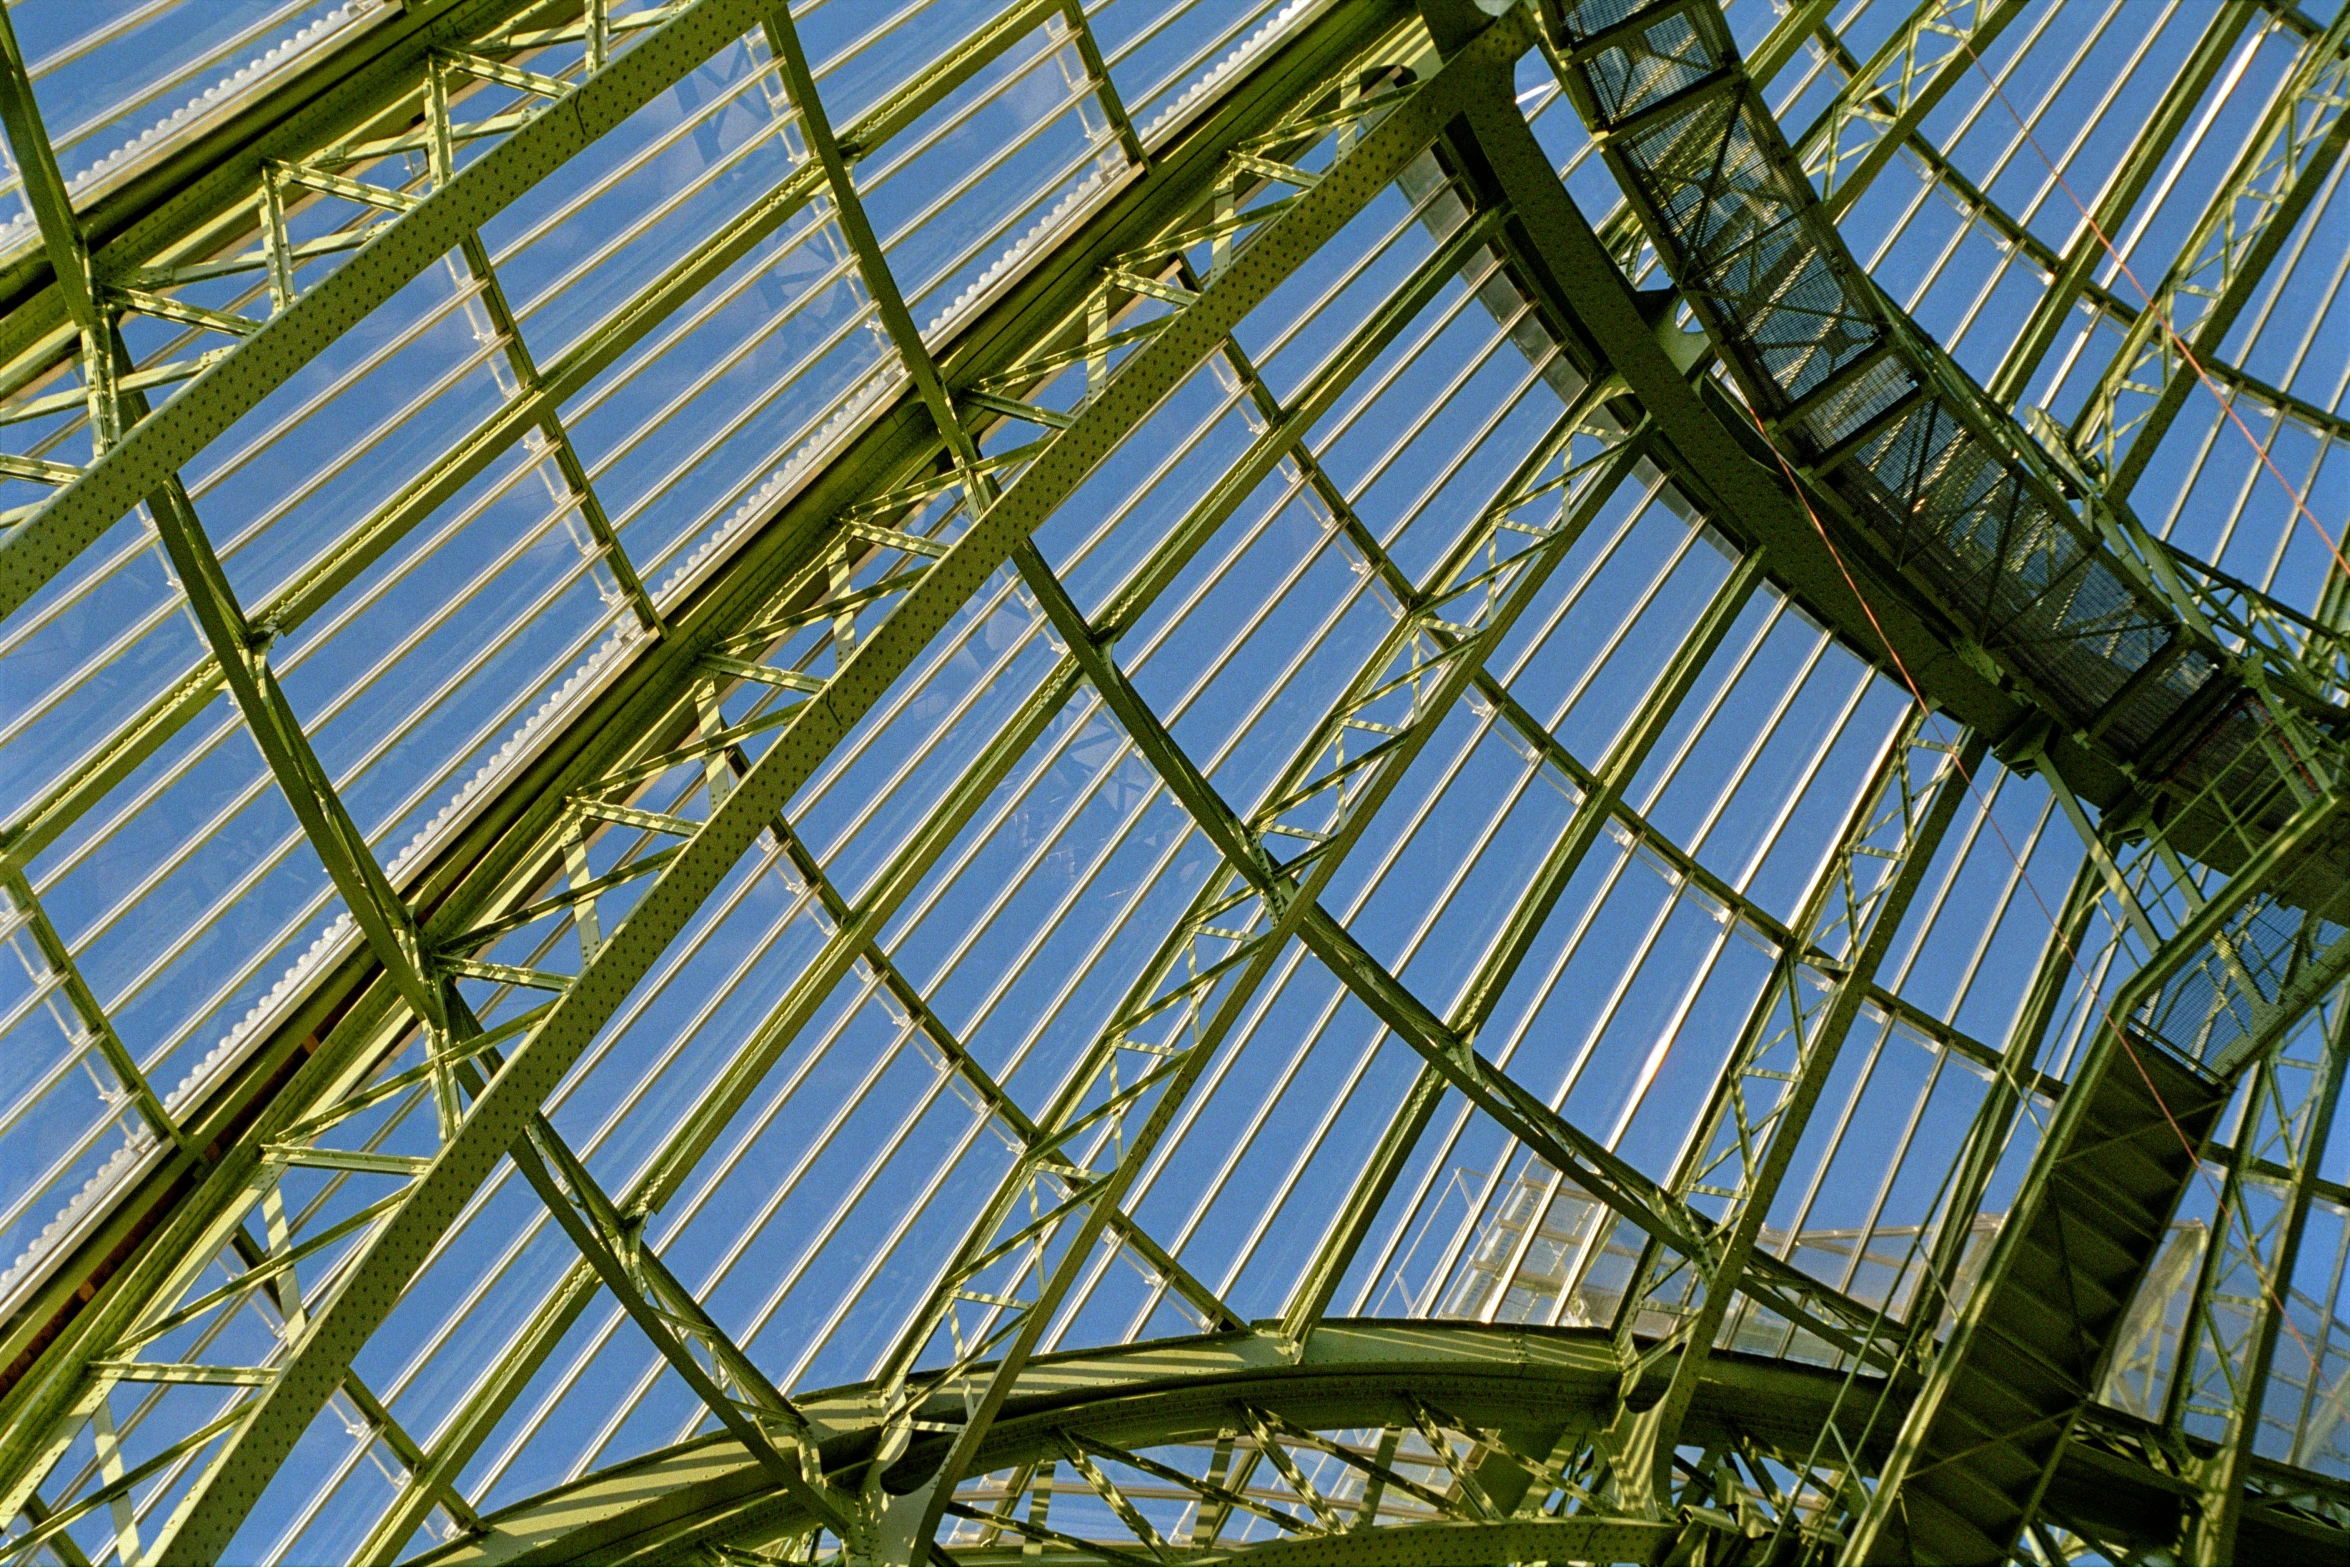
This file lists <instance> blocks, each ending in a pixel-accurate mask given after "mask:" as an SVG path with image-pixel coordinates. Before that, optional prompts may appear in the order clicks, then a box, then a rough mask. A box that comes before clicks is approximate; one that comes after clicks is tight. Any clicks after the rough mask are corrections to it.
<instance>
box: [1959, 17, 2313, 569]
mask: <svg viewBox="0 0 2350 1567" xmlns="http://www.w3.org/2000/svg"><path fill="white" fill-rule="evenodd" d="M1958 46H1959V47H1960V48H1961V49H1964V50H1965V51H1966V54H1967V58H1968V59H1969V60H1971V61H1973V62H1974V67H1975V71H1976V73H1977V74H1978V75H1980V76H1981V77H1982V78H1983V80H1984V81H1985V82H1987V83H1988V84H1989V85H1990V88H1991V94H1992V96H1993V97H1995V98H1997V99H1998V100H1999V103H2000V106H2001V107H2002V108H2004V109H2006V110H2007V113H2008V117H2009V118H2010V119H2012V120H2014V121H2015V123H2016V128H2017V129H2018V130H2020V131H2022V132H2023V136H2024V140H2025V141H2026V142H2028V143H2030V145H2031V148H2032V151H2033V153H2034V154H2035V155H2037V156H2038V158H2039V159H2040V161H2041V162H2042V163H2043V164H2045V165H2046V166H2047V168H2048V172H2049V174H2050V175H2052V176H2053V177H2054V178H2055V180H2056V183H2057V187H2058V188H2059V189H2061V190H2062V191H2063V192H2064V194H2065V199H2066V200H2067V201H2070V202H2071V203H2072V204H2073V209H2074V210H2075V211H2076V212H2078V213H2080V215H2081V221H2082V222H2083V223H2086V224H2087V225H2088V226H2089V232H2090V233H2091V234H2093V235H2095V236H2096V237H2097V244H2098V246H2099V248H2101V249H2102V250H2104V252H2105V253H2106V254H2107V255H2108V256H2110V257H2112V258H2113V264H2114V265H2115V266H2116V267H2118V268H2119V269H2120V270H2121V275H2122V276H2123V277H2126V278H2128V279H2129V280H2130V286H2131V287H2132V288H2134V289H2136V290H2137V291H2138V297H2139V298H2140V299H2141V300H2143V301H2145V305H2146V310H2147V312H2148V313H2149V314H2151V315H2152V316H2153V317H2154V322H2155V326H2156V328H2157V329H2158V330H2160V331H2161V332H2162V334H2163V335H2164V336H2165V337H2167V338H2169V339H2170V340H2171V342H2172V343H2174V344H2176V345H2177V347H2178V351H2179V357H2180V358H2182V359H2184V360H2186V362H2187V365H2188V367H2189V368H2190V369H2192V370H2193V371H2194V372H2195V378H2196V379H2197V380H2199V381H2201V382H2202V383H2203V387H2204V390H2205V391H2208V392H2209V393H2211V395H2212V397H2213V398H2214V399H2215V400H2216V401H2217V402H2218V403H2219V407H2220V412H2221V413H2223V414H2225V415H2226V416H2227V419H2228V422H2229V423H2230V424H2233V425H2234V426H2235V427H2236V428H2237V430H2238V431H2240V432H2241V433H2242V434H2243V437H2244V439H2245V441H2246V442H2248V443H2249V444H2250V445H2251V447H2252V451H2253V455H2254V456H2255V457H2257V458H2258V459H2259V461H2260V466H2261V467H2262V468H2264V469H2266V470H2267V471H2268V473H2269V475H2270V477H2272V478H2274V479H2275V480H2276V481H2277V483H2278V484H2279V485H2280V486H2281V487H2282V488H2283V489H2284V492H2285V494H2286V496H2287V498H2288V499H2290V500H2291V501H2292V503H2293V511H2294V512H2295V514H2296V515H2298V516H2299V517H2300V518H2301V520H2302V521H2304V522H2306V523H2308V524H2309V526H2310V528H2311V530H2312V531H2313V532H2315V533H2316V534H2317V536H2318V537H2319V538H2320V539H2322V540H2324V541H2325V547H2326V553H2327V554H2329V555H2331V556H2333V557H2334V564H2335V565H2336V566H2339V567H2340V568H2341V570H2342V575H2343V577H2344V578H2345V579H2350V560H2345V559H2343V556H2342V547H2341V545H2340V544H2339V543H2338V542H2337V541H2336V540H2335V538H2334V536H2333V534H2331V533H2329V532H2327V531H2326V526H2325V524H2324V523H2322V522H2319V521H2318V520H2317V516H2316V514H2315V513H2313V512H2312V511H2310V509H2309V506H2308V503H2307V502H2305V501H2304V500H2302V498H2301V492H2300V491H2299V490H2297V489H2295V488H2294V487H2293V481H2292V480H2290V479H2288V478H2286V477H2285V474H2284V470H2282V469H2280V468H2279V467H2278V466H2277V465H2276V459H2275V458H2273V457H2271V456H2270V455H2269V452H2268V448H2267V447H2266V446H2264V445H2262V444H2261V441H2260V437H2259V436H2257V435H2255V434H2253V433H2252V427H2251V426H2250V425H2248V424H2246V423H2245V422H2244V416H2243V415H2242V414H2240V413H2238V412H2237V411H2236V401H2235V399H2234V398H2233V397H2231V396H2229V395H2227V394H2225V393H2223V392H2221V390H2220V389H2219V383H2218V382H2216V381H2214V380H2213V379H2212V377H2211V372H2210V371H2208V370H2206V369H2204V368H2203V361H2202V360H2200V359H2198V358H2196V357H2195V350H2194V349H2192V348H2190V347H2189V346H2188V345H2187V340H2186V339H2185V338H2183V337H2181V336H2180V335H2179V334H2178V331H2177V329H2176V328H2174V327H2173V326H2172V325H2171V322H2170V316H2169V313H2168V312H2167V311H2165V310H2164V309H2163V307H2162V306H2161V305H2159V304H2157V303H2156V302H2155V299H2154V295H2153V293H2152V292H2151V291H2150V290H2148V288H2147V287H2146V285H2145V284H2143V283H2141V282H2139V281H2138V274H2137V273H2135V272H2133V271H2131V270H2130V264H2129V262H2127V261H2126V260H2124V259H2123V258H2122V253H2121V252H2120V251H2119V250H2117V249H2115V248H2114V243H2113V241H2112V240H2111V239H2110V238H2108V237H2107V236H2106V233H2105V230H2104V229H2103V228H2102V227H2101V226H2100V225H2099V224H2098V222H2097V218H2096V215H2095V214H2094V213H2092V212H2090V210H2089V208H2088V206H2087V205H2086V204H2085V203H2084V202H2083V201H2082V200H2081V197H2080V193H2079V192H2078V191H2075V190H2074V189H2073V187H2072V182H2071V181H2069V180H2067V179H2066V178H2065V177H2064V170H2063V169H2061V168H2059V167H2057V164H2056V160H2055V159H2053V158H2051V157H2049V156H2048V149H2047V148H2045V147H2043V146H2041V145H2040V138H2039V137H2038V136H2037V135H2036V134H2034V132H2033V130H2032V127H2031V124H2030V122H2029V121H2027V120H2026V119H2025V118H2024V117H2023V115H2022V114H2021V113H2019V112H2018V111H2017V109H2016V106H2015V104H2014V102H2013V101H2012V100H2010V99H2009V97H2008V96H2007V92H2006V90H2005V89H2004V88H2002V87H2001V86H2000V85H1999V79H1998V78H1997V77H1995V76H1993V75H1992V74H1991V72H1990V70H1989V69H1988V68H1987V67H1986V66H1985V65H1984V64H1983V57H1982V56H1981V55H1979V54H1977V53H1975V47H1974V45H1973V44H1972V43H1970V42H1969V41H1967V39H1965V38H1963V37H1962V38H1960V39H1959V41H1958Z"/></svg>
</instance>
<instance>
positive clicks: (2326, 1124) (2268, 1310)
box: [2166, 999, 2350, 1567]
mask: <svg viewBox="0 0 2350 1567" xmlns="http://www.w3.org/2000/svg"><path fill="white" fill-rule="evenodd" d="M2336 1008H2337V1012H2336V1016H2335V1018H2334V1020H2333V1027H2332V1028H2331V1029H2330V1030H2328V1029H2326V1028H2325V1027H2323V1026H2319V1027H2314V1028H2312V1029H2310V1030H2308V1032H2307V1034H2306V1036H2305V1037H2304V1038H2303V1039H2302V1040H2301V1041H2300V1042H2299V1043H2300V1047H2301V1051H2302V1054H2300V1055H2298V1056H2296V1055H2295V1054H2293V1052H2292V1047H2291V1046H2288V1047H2287V1048H2286V1049H2284V1050H2282V1051H2279V1052H2277V1053H2275V1054H2273V1055H2270V1056H2268V1057H2266V1058H2264V1059H2263V1060H2262V1061H2261V1063H2260V1065H2259V1067H2258V1069H2257V1070H2256V1071H2255V1073H2254V1075H2253V1078H2252V1082H2251V1085H2250V1089H2249V1097H2248V1099H2247V1101H2246V1106H2245V1113H2244V1124H2243V1125H2242V1126H2241V1127H2240V1128H2239V1129H2238V1131H2237V1134H2236V1147H2235V1150H2234V1155H2235V1156H2234V1157H2233V1158H2232V1159H2230V1160H2229V1161H2228V1174H2227V1181H2226V1185H2225V1187H2224V1188H2223V1190H2222V1192H2221V1194H2220V1201H2219V1208H2218V1211H2217V1213H2216V1214H2215V1216H2214V1218H2213V1229H2214V1232H2215V1233H2214V1235H2213V1237H2212V1241H2211V1244H2210V1245H2209V1246H2208V1247H2207V1248H2206V1250H2205V1254H2204V1265H2203V1273H2202V1278H2201V1279H2200V1280H2199V1281H2198V1284H2197V1287H2196V1289H2195V1291H2194V1293H2193V1295H2192V1296H2191V1297H2190V1298H2189V1303H2188V1312H2189V1315H2188V1319H2187V1322H2186V1323H2185V1325H2184V1326H2183V1327H2182V1328H2181V1330H2180V1335H2179V1342H2180V1345H2181V1348H2180V1351H2179V1364H2178V1367H2177V1369H2176V1370H2175V1372H2174V1373H2173V1382H2172V1389H2171V1395H2170V1398H2169V1401H2168V1408H2167V1411H2166V1414H2167V1416H2168V1420H2167V1423H2168V1424H2169V1425H2170V1426H2171V1427H2172V1428H2173V1429H2174V1430H2176V1429H2179V1428H2181V1427H2182V1426H2184V1425H2185V1424H2186V1423H2187V1422H2189V1421H2193V1422H2195V1424H2197V1425H2199V1426H2201V1427H2203V1429H2199V1430H2196V1431H2195V1433H2194V1434H2195V1435H2197V1436H2202V1437H2207V1438H2209V1439H2210V1440H2211V1441H2212V1443H2213V1450H2212V1451H2211V1453H2210V1455H2209V1456H2208V1457H2206V1458H2204V1459H2203V1460H2202V1461H2201V1462H2200V1463H2199V1464H2198V1465H2197V1466H2196V1472H2195V1476H2194V1478H2195V1481H2196V1485H2197V1488H2198V1490H2199V1492H2200V1495H2199V1497H2198V1499H2197V1500H2198V1505H2197V1507H2196V1509H2195V1514H2194V1517H2193V1520H2192V1522H2191V1524H2190V1527H2189V1533H2188V1537H2187V1539H2186V1541H2185V1542H2184V1543H2185V1544H2186V1546H2187V1547H2188V1549H2187V1552H2186V1554H2187V1557H2188V1559H2189V1560H2191V1561H2194V1562H2196V1563H2199V1564H2209V1567H2219V1564H2224V1563H2227V1562H2233V1561H2237V1560H2240V1559H2241V1555H2240V1553H2241V1550H2242V1542H2241V1539H2240V1537H2239V1536H2240V1533H2241V1528H2242V1522H2243V1515H2244V1504H2245V1490H2246V1486H2247V1483H2248V1481H2249V1479H2250V1470H2251V1467H2252V1462H2253V1458H2254V1456H2255V1454H2256V1451H2257V1447H2258V1444H2259V1441H2260V1436H2261V1428H2262V1423H2263V1419H2264V1416H2265V1414H2266V1411H2267V1406H2268V1391H2269V1386H2270V1375H2271V1366H2272V1364H2273V1359H2274V1356H2275V1353H2276V1350H2277V1346H2278V1343H2279V1340H2280V1338H2281V1337H2282V1335H2283V1334H2284V1332H2285V1330H2286V1328H2287V1323H2286V1304H2285V1297H2286V1294H2287V1293H2288V1292H2289V1291H2290V1290H2291V1289H2292V1287H2293V1279H2294V1277H2295V1274H2296V1268H2297V1266H2298V1263H2299V1260H2300V1255H2301V1245H2302V1238H2303V1236H2304V1235H2306V1234H2307V1233H2308V1228H2309V1216H2310V1205H2311V1201H2312V1199H2313V1198H2314V1196H2315V1182H2316V1180H2317V1171H2318V1166H2319V1164H2320V1162H2321V1161H2322V1159H2323V1157H2324V1155H2323V1150H2324V1149H2325V1148H2326V1146H2327V1144H2328V1141H2329V1139H2330V1137H2331V1134H2332V1131H2333V1123H2334V1114H2335V1111H2336V1110H2337V1109H2338V1107H2339V1105H2340V1100H2341V1091H2342V1079H2343V1075H2344V1066H2345V1063H2346V1062H2350V1001H2346V1000H2345V999H2337V1001H2336ZM2312 1047H2314V1059H2312V1057H2311V1055H2310V1053H2309V1052H2310V1051H2311V1049H2312ZM2262 1166H2266V1167H2269V1168H2276V1169H2279V1170H2280V1173H2281V1174H2282V1175H2283V1179H2282V1180H2275V1181H2272V1180H2269V1179H2264V1178H2263V1177H2262V1176H2260V1175H2258V1174H2255V1173H2254V1172H2255V1170H2256V1169H2257V1168H2259V1167H2262ZM2295 1331H2298V1330H2297V1329H2296V1330H2295ZM2215 1426H2216V1429H2213V1427H2215Z"/></svg>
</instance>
